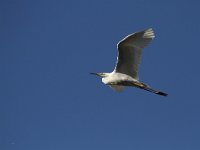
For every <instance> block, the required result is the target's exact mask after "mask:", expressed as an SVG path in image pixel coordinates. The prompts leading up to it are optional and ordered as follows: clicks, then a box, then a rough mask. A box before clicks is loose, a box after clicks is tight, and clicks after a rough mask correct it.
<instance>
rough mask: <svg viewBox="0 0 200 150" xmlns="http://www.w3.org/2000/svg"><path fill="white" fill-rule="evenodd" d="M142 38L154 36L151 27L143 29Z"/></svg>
mask: <svg viewBox="0 0 200 150" xmlns="http://www.w3.org/2000/svg"><path fill="white" fill-rule="evenodd" d="M143 37H144V38H150V39H153V38H155V34H154V31H153V29H152V28H149V29H147V30H145V31H144V35H143Z"/></svg>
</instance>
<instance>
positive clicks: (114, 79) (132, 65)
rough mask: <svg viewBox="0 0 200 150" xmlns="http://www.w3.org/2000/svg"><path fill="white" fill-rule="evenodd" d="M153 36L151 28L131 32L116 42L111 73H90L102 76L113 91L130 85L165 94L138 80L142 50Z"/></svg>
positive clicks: (165, 94)
mask: <svg viewBox="0 0 200 150" xmlns="http://www.w3.org/2000/svg"><path fill="white" fill-rule="evenodd" d="M154 37H155V35H154V32H153V30H152V28H149V29H146V30H143V31H140V32H135V33H132V34H130V35H128V36H126V37H125V38H124V39H122V40H121V41H119V43H118V44H117V48H118V57H117V63H116V66H115V68H114V71H113V72H111V73H91V74H93V75H97V76H99V77H101V78H102V82H103V83H104V84H106V85H109V86H110V87H111V88H112V89H114V90H115V91H122V90H123V89H124V87H126V86H131V87H136V88H140V89H144V90H146V91H149V92H152V93H155V94H158V95H162V96H167V95H168V94H167V93H164V92H161V91H159V90H155V89H152V88H151V87H150V86H148V85H147V84H144V83H142V82H140V81H139V74H138V70H139V64H140V61H141V55H142V50H143V48H144V47H146V46H147V45H148V44H149V43H150V42H151V41H152V39H153V38H154Z"/></svg>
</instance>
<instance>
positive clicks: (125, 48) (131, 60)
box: [114, 28, 155, 80]
mask: <svg viewBox="0 0 200 150" xmlns="http://www.w3.org/2000/svg"><path fill="white" fill-rule="evenodd" d="M154 37H155V36H154V32H153V30H152V29H151V28H149V29H147V30H144V31H141V32H136V33H133V34H130V35H128V36H127V37H125V38H124V39H122V40H121V41H120V42H119V43H118V44H117V47H118V57H117V64H116V66H115V70H114V71H115V72H119V73H124V74H127V75H129V76H131V77H133V78H135V79H137V80H139V75H138V68H139V64H140V59H141V55H142V49H143V48H144V47H145V46H147V44H148V43H149V42H150V41H151V40H152V39H153V38H154Z"/></svg>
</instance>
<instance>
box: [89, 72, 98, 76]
mask: <svg viewBox="0 0 200 150" xmlns="http://www.w3.org/2000/svg"><path fill="white" fill-rule="evenodd" d="M90 74H92V75H96V76H99V74H98V73H93V72H92V73H90Z"/></svg>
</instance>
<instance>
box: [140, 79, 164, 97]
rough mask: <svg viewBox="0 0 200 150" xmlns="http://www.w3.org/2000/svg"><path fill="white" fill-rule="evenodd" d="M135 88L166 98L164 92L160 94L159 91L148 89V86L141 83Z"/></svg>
mask: <svg viewBox="0 0 200 150" xmlns="http://www.w3.org/2000/svg"><path fill="white" fill-rule="evenodd" d="M137 87H139V88H141V89H144V90H146V91H149V92H152V93H155V94H158V95H162V96H167V95H168V94H167V93H164V92H161V91H158V90H154V89H152V88H151V87H149V86H148V85H146V84H144V83H141V82H140V83H139V84H138V85H137Z"/></svg>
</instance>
